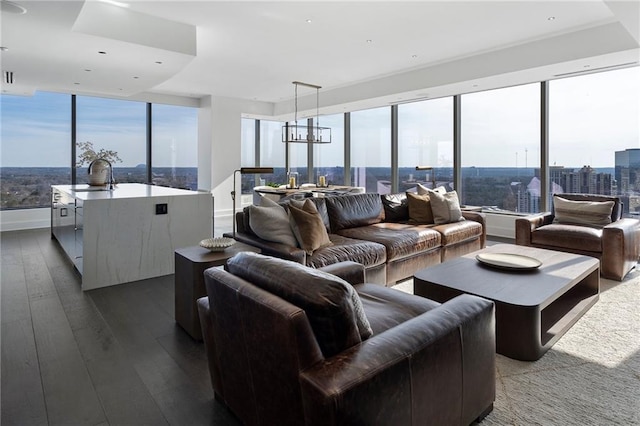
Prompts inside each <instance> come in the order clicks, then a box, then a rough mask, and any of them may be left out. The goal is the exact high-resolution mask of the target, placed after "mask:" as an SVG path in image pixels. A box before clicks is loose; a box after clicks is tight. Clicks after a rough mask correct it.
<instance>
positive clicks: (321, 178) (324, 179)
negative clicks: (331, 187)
mask: <svg viewBox="0 0 640 426" xmlns="http://www.w3.org/2000/svg"><path fill="white" fill-rule="evenodd" d="M318 186H319V187H320V188H326V187H327V186H328V185H327V177H326V176H325V175H320V176H318Z"/></svg>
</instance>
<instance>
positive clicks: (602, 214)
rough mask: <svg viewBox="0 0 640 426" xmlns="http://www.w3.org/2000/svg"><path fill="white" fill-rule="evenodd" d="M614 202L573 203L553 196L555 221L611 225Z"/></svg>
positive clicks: (599, 225) (597, 225)
mask: <svg viewBox="0 0 640 426" xmlns="http://www.w3.org/2000/svg"><path fill="white" fill-rule="evenodd" d="M614 204H615V203H614V202H613V201H573V200H567V199H566V198H562V197H559V196H557V195H554V196H553V209H554V216H555V218H554V221H555V222H558V223H567V224H580V225H587V226H596V227H603V226H605V225H608V224H610V223H611V212H612V210H613V205H614Z"/></svg>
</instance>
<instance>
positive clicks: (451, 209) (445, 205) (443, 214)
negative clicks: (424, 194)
mask: <svg viewBox="0 0 640 426" xmlns="http://www.w3.org/2000/svg"><path fill="white" fill-rule="evenodd" d="M429 197H431V211H432V212H433V221H434V222H435V224H436V225H440V224H442V223H452V222H460V221H462V220H464V217H462V210H460V201H459V200H458V193H457V192H456V191H451V192H447V193H445V194H441V193H439V192H437V191H429Z"/></svg>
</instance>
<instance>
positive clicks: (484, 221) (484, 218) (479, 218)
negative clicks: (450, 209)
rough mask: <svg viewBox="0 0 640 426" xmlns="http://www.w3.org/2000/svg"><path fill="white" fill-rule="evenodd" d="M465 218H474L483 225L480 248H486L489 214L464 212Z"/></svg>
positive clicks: (473, 219)
mask: <svg viewBox="0 0 640 426" xmlns="http://www.w3.org/2000/svg"><path fill="white" fill-rule="evenodd" d="M462 217H464V218H465V220H472V221H474V222H478V223H479V224H480V225H482V235H481V236H480V248H484V247H485V246H486V242H487V215H486V214H484V213H480V212H466V211H463V212H462Z"/></svg>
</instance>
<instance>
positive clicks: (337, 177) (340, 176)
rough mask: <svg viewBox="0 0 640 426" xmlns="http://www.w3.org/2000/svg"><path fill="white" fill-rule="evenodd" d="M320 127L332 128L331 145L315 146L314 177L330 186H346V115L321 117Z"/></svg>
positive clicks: (316, 180)
mask: <svg viewBox="0 0 640 426" xmlns="http://www.w3.org/2000/svg"><path fill="white" fill-rule="evenodd" d="M320 126H321V127H329V128H331V143H328V144H327V143H321V144H314V145H313V175H314V177H315V182H316V183H318V176H320V175H322V176H324V177H325V183H326V184H329V185H344V183H345V182H344V114H335V115H325V116H322V117H320Z"/></svg>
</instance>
